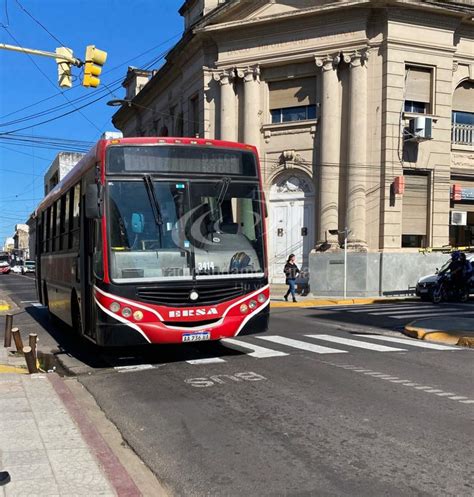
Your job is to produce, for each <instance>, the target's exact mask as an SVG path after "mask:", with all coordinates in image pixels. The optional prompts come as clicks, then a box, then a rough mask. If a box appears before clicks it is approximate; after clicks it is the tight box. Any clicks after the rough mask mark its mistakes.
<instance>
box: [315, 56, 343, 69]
mask: <svg viewBox="0 0 474 497" xmlns="http://www.w3.org/2000/svg"><path fill="white" fill-rule="evenodd" d="M314 61H315V63H316V66H317V67H320V68H321V69H322V70H323V71H330V70H331V69H333V70H334V69H337V66H338V65H339V62H340V61H341V57H340V56H339V54H336V55H329V54H328V55H326V56H325V57H318V56H317V55H315V56H314Z"/></svg>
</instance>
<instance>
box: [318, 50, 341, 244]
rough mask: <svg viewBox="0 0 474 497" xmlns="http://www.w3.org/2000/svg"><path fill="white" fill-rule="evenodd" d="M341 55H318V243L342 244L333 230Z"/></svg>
mask: <svg viewBox="0 0 474 497" xmlns="http://www.w3.org/2000/svg"><path fill="white" fill-rule="evenodd" d="M339 61H340V58H339V56H338V55H336V56H329V55H328V56H326V57H323V58H316V65H317V66H318V67H320V68H321V72H322V77H321V108H320V126H318V127H319V136H320V142H319V143H320V154H319V158H320V160H319V169H320V174H319V185H318V190H317V191H318V196H319V223H318V226H319V230H318V244H325V245H327V243H329V244H330V246H332V247H334V248H335V247H337V246H338V236H337V234H336V235H331V234H330V233H329V230H337V229H338V228H339V226H338V211H339V167H340V155H341V153H340V148H341V103H340V83H339V79H338V76H337V66H338V64H339Z"/></svg>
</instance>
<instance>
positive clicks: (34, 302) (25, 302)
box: [20, 300, 40, 304]
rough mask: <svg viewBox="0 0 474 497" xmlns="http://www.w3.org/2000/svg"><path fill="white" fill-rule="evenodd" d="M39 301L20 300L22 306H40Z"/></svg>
mask: <svg viewBox="0 0 474 497" xmlns="http://www.w3.org/2000/svg"><path fill="white" fill-rule="evenodd" d="M39 303H40V302H38V301H37V300H20V304H39Z"/></svg>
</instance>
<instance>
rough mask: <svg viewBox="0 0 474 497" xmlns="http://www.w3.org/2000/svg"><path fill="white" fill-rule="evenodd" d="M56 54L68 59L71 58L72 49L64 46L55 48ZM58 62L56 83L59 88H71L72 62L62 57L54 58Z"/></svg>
mask: <svg viewBox="0 0 474 497" xmlns="http://www.w3.org/2000/svg"><path fill="white" fill-rule="evenodd" d="M56 54H57V55H62V56H64V57H67V58H69V59H72V58H73V54H72V50H71V49H70V48H66V47H59V48H56ZM56 63H57V64H58V84H59V86H60V87H61V88H72V73H71V65H72V63H71V62H70V61H68V60H66V59H64V58H62V57H60V58H57V59H56Z"/></svg>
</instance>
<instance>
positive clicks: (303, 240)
mask: <svg viewBox="0 0 474 497" xmlns="http://www.w3.org/2000/svg"><path fill="white" fill-rule="evenodd" d="M314 211H315V189H314V184H313V180H312V179H311V178H310V177H309V176H308V175H307V174H305V173H304V172H302V171H297V170H291V171H285V172H283V173H281V174H279V175H278V176H276V177H275V179H274V180H273V182H272V186H271V188H270V199H269V221H270V223H269V235H270V236H269V237H268V238H269V273H270V282H271V283H285V275H284V273H283V267H284V265H285V262H286V259H287V257H288V255H289V254H295V255H296V261H297V264H298V266H299V267H300V268H303V269H307V268H308V262H309V252H310V251H311V250H312V249H313V247H314V215H315V213H314Z"/></svg>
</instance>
